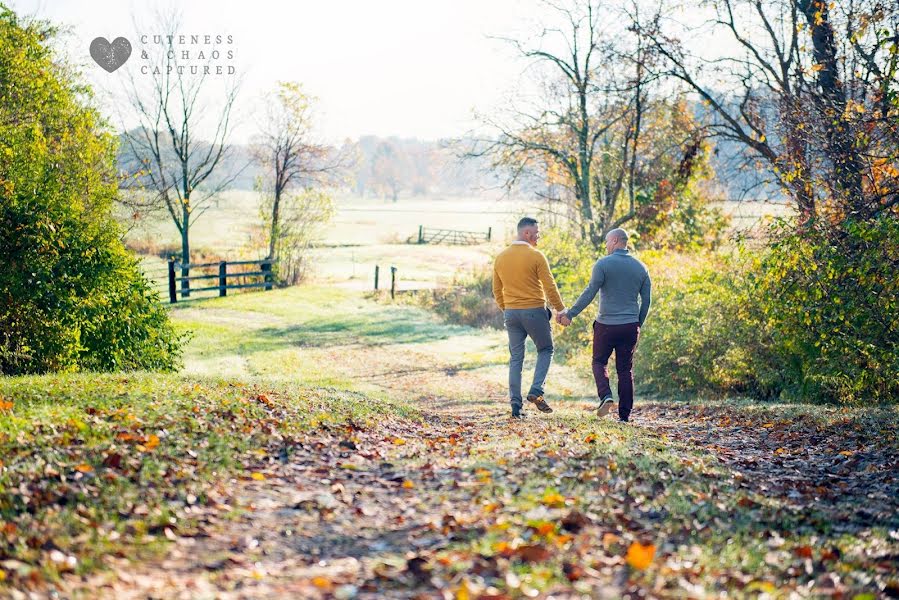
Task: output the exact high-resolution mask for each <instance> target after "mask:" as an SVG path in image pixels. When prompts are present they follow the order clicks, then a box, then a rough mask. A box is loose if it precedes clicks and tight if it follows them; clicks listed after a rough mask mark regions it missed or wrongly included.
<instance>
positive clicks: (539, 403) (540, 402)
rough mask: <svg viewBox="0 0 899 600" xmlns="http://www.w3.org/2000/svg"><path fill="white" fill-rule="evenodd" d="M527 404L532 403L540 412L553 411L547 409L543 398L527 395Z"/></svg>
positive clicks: (547, 405) (547, 406)
mask: <svg viewBox="0 0 899 600" xmlns="http://www.w3.org/2000/svg"><path fill="white" fill-rule="evenodd" d="M528 402H533V403H534V405H535V406H536V407H537V410H539V411H540V412H543V413H551V412H552V411H553V409H551V408H550V407H549V404H547V403H546V400H544V399H543V396H535V395H534V394H528Z"/></svg>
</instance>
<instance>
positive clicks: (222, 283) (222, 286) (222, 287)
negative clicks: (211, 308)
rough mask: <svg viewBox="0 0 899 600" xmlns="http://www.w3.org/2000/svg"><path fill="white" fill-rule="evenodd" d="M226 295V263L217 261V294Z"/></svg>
mask: <svg viewBox="0 0 899 600" xmlns="http://www.w3.org/2000/svg"><path fill="white" fill-rule="evenodd" d="M227 295H228V263H227V262H225V261H221V262H220V263H219V296H220V297H221V296H227Z"/></svg>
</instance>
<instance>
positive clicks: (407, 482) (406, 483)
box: [403, 479, 415, 490]
mask: <svg viewBox="0 0 899 600" xmlns="http://www.w3.org/2000/svg"><path fill="white" fill-rule="evenodd" d="M403 487H404V488H406V489H407V490H408V489H411V488H414V487H415V484H414V483H412V482H411V481H410V480H408V479H407V480H406V481H404V482H403Z"/></svg>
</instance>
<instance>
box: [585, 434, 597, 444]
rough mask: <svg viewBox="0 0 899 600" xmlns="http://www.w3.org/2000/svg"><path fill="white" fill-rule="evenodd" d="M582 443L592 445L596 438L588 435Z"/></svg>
mask: <svg viewBox="0 0 899 600" xmlns="http://www.w3.org/2000/svg"><path fill="white" fill-rule="evenodd" d="M584 441H585V442H586V443H588V444H592V443H593V442H595V441H596V436H595V435H593V434H592V433H591V434H590V435H588V436H587V437H585V438H584Z"/></svg>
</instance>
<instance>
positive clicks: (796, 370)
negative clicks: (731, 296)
mask: <svg viewBox="0 0 899 600" xmlns="http://www.w3.org/2000/svg"><path fill="white" fill-rule="evenodd" d="M772 233H773V237H774V240H775V241H774V242H773V243H772V244H771V246H770V248H769V249H768V251H767V252H765V253H764V254H763V255H762V256H761V258H760V259H759V260H758V261H757V264H756V268H755V269H754V270H753V277H752V280H751V284H752V287H751V289H752V290H753V291H754V292H755V294H756V297H757V299H758V303H759V312H760V315H759V319H760V320H761V321H762V323H763V326H764V327H766V328H767V330H768V331H769V332H770V335H771V339H772V340H773V346H774V347H775V348H776V353H777V355H778V356H779V357H780V361H779V365H778V366H779V367H780V368H781V369H782V370H784V371H785V373H784V377H785V378H786V380H787V383H786V385H785V389H784V391H785V392H786V393H788V394H790V395H795V396H798V397H811V398H815V397H824V398H829V399H832V400H837V401H841V402H848V403H851V402H870V401H874V402H882V401H890V400H892V401H896V400H897V399H899V275H897V274H899V219H897V218H896V216H895V215H894V214H889V213H887V214H883V215H881V216H880V217H879V218H878V219H875V220H870V221H847V222H844V223H841V224H839V226H836V227H835V226H834V225H833V224H829V223H816V224H814V225H813V226H810V227H808V228H806V229H803V230H802V231H800V232H791V231H790V230H789V229H788V228H787V227H786V226H784V225H781V226H779V227H777V228H776V229H775V230H774V231H773V232H772Z"/></svg>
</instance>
